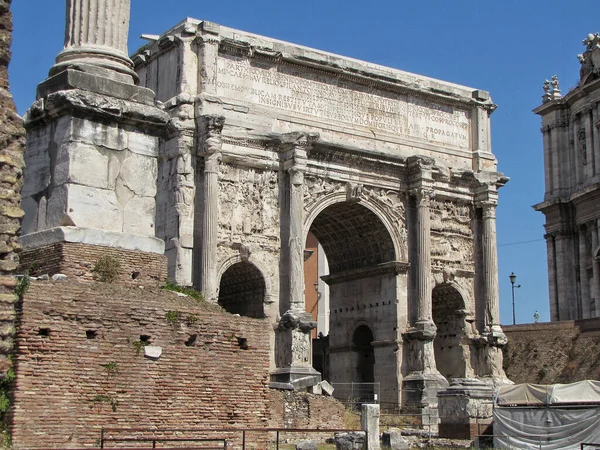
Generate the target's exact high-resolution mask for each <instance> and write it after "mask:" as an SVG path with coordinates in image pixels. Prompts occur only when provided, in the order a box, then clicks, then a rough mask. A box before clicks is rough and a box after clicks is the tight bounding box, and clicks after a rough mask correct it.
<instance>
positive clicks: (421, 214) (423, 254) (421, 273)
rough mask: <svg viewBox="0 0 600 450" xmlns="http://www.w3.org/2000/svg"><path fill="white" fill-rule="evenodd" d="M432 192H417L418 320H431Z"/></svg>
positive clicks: (422, 190) (423, 190)
mask: <svg viewBox="0 0 600 450" xmlns="http://www.w3.org/2000/svg"><path fill="white" fill-rule="evenodd" d="M431 195H432V191H429V190H425V189H420V190H418V191H417V195H416V198H417V229H416V235H417V283H416V288H417V289H416V294H417V298H416V301H417V311H418V320H419V321H423V320H428V321H430V320H431V317H432V311H431V307H432V305H431V291H432V287H431V230H430V224H429V221H430V217H429V204H430V200H431Z"/></svg>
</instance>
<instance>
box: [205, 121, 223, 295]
mask: <svg viewBox="0 0 600 450" xmlns="http://www.w3.org/2000/svg"><path fill="white" fill-rule="evenodd" d="M224 123H225V118H224V117H222V116H207V117H205V118H204V124H203V125H204V130H203V135H204V136H203V144H202V148H201V154H200V156H203V157H204V180H203V204H204V205H203V206H204V210H203V211H202V238H201V239H202V242H201V249H200V253H201V257H200V273H201V275H200V289H201V291H202V292H203V293H204V296H205V297H206V299H207V300H208V301H212V302H217V301H218V298H217V233H218V215H219V185H218V181H219V180H218V177H219V164H220V161H221V147H222V145H223V142H222V140H221V132H222V130H223V124H224Z"/></svg>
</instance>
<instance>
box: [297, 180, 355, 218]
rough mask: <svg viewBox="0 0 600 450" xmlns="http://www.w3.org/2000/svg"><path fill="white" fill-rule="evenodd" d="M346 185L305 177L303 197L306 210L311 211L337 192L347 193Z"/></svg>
mask: <svg viewBox="0 0 600 450" xmlns="http://www.w3.org/2000/svg"><path fill="white" fill-rule="evenodd" d="M345 190H346V184H345V183H342V182H341V181H333V180H330V179H329V178H321V177H315V176H312V175H308V174H307V175H305V176H304V184H303V191H304V192H303V196H304V200H303V202H304V210H305V211H310V210H311V209H312V208H313V207H314V205H315V204H317V203H318V202H319V200H321V199H322V198H323V197H325V196H327V195H331V194H335V193H337V192H345Z"/></svg>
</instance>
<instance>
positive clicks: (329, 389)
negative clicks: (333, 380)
mask: <svg viewBox="0 0 600 450" xmlns="http://www.w3.org/2000/svg"><path fill="white" fill-rule="evenodd" d="M319 384H320V385H321V389H322V391H323V394H325V395H330V396H331V395H333V391H334V390H335V389H334V387H333V386H332V385H331V384H329V382H328V381H327V380H323V381H321V382H320V383H319Z"/></svg>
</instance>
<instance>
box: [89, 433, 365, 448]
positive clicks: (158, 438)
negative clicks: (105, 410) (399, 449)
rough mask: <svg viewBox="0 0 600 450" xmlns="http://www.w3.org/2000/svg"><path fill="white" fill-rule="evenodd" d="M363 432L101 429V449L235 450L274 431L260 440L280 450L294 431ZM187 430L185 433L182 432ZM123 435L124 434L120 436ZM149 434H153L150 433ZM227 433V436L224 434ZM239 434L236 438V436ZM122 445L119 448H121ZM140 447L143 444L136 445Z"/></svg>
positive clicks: (252, 443)
mask: <svg viewBox="0 0 600 450" xmlns="http://www.w3.org/2000/svg"><path fill="white" fill-rule="evenodd" d="M356 432H360V433H364V434H365V440H368V433H367V432H366V431H364V430H355V429H340V428H318V429H313V428H163V429H159V428H156V429H149V428H102V429H101V430H100V439H99V444H100V448H103V449H109V448H111V447H108V446H107V445H108V444H109V443H110V442H114V443H117V442H121V443H144V442H148V443H152V447H151V448H158V447H157V446H156V445H157V444H159V443H161V442H209V441H210V442H216V441H218V442H223V445H222V446H219V447H186V449H192V448H194V449H202V450H208V449H215V450H221V449H226V450H233V449H235V448H238V449H241V450H246V446H247V445H251V448H256V447H254V446H253V445H254V444H256V442H251V440H249V439H248V438H249V436H251V435H252V434H256V433H259V434H262V433H267V434H268V433H274V434H275V439H274V441H271V440H270V439H268V438H267V439H264V440H261V441H260V442H259V443H262V442H271V443H272V444H273V445H275V449H276V450H279V445H280V443H281V440H282V435H284V434H295V433H301V434H303V435H304V436H306V435H307V434H320V433H329V434H331V433H356ZM181 433H184V435H181ZM119 434H123V435H124V436H118V435H119ZM134 434H140V435H141V436H139V437H135V436H132V435H134ZM169 434H171V435H173V434H179V436H177V437H166V436H167V435H169ZM207 434H210V435H220V437H210V438H207V437H205V436H200V435H207ZM148 435H150V436H148ZM224 435H226V436H227V437H223V436H224ZM235 436H237V437H235ZM113 448H114V447H113ZM119 448H120V447H119ZM137 448H138V449H141V448H142V447H137Z"/></svg>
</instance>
